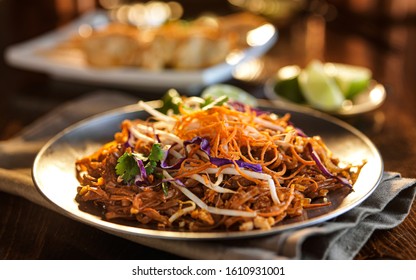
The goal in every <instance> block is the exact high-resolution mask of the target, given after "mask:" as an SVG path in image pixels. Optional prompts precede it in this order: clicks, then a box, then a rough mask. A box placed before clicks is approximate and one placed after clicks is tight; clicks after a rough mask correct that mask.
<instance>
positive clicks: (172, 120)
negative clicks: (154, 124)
mask: <svg viewBox="0 0 416 280" xmlns="http://www.w3.org/2000/svg"><path fill="white" fill-rule="evenodd" d="M138 105H139V106H140V107H141V108H142V109H143V110H145V111H146V112H148V113H149V114H150V115H152V116H154V117H155V118H156V119H158V120H160V121H165V122H168V123H176V119H175V118H172V117H169V116H167V115H165V114H162V113H161V112H159V111H157V110H156V109H154V108H153V107H152V106H150V105H149V104H146V102H143V101H142V100H140V101H139V102H138Z"/></svg>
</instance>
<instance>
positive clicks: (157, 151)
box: [148, 143, 164, 161]
mask: <svg viewBox="0 0 416 280" xmlns="http://www.w3.org/2000/svg"><path fill="white" fill-rule="evenodd" d="M163 155H164V153H163V149H162V147H161V146H160V144H159V143H154V144H153V146H152V149H151V150H150V154H149V157H148V158H149V160H150V161H161V160H162V159H163Z"/></svg>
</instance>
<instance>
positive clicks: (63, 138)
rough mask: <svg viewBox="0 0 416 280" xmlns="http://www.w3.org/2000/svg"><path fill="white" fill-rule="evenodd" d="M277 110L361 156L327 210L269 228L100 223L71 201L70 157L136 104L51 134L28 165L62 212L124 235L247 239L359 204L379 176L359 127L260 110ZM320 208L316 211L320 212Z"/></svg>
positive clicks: (135, 114)
mask: <svg viewBox="0 0 416 280" xmlns="http://www.w3.org/2000/svg"><path fill="white" fill-rule="evenodd" d="M262 109H264V110H269V111H273V112H275V113H277V114H283V113H285V112H290V113H291V120H292V122H293V123H294V124H298V125H299V126H300V128H301V129H303V131H304V132H305V133H306V134H308V135H321V137H322V138H323V139H324V141H325V142H326V144H327V145H328V147H329V148H330V149H331V150H332V152H333V153H334V156H336V157H339V158H340V159H342V160H345V161H346V162H353V163H359V162H361V160H363V159H366V160H367V161H368V162H367V164H366V165H365V166H364V167H363V169H362V171H361V173H360V175H359V177H358V180H357V181H356V183H355V184H354V191H353V192H351V193H350V194H349V195H347V196H346V197H345V193H330V195H329V197H328V199H329V200H330V201H331V202H332V205H331V206H328V208H326V207H324V208H317V209H309V210H307V211H306V212H305V213H304V215H303V216H301V217H296V218H291V219H287V220H285V223H281V224H278V225H276V226H274V227H272V228H271V229H270V230H253V231H244V232H238V231H232V232H227V231H212V232H189V231H175V230H160V229H156V228H149V227H147V228H146V227H144V226H140V225H138V224H137V226H128V225H121V224H116V223H113V222H109V221H105V220H103V219H101V218H100V217H99V216H95V215H92V214H89V213H87V212H83V211H81V210H80V209H79V208H78V203H77V202H76V201H75V196H76V193H77V186H78V185H79V183H78V181H77V179H76V175H75V161H76V160H77V159H79V158H81V157H83V156H85V155H88V154H91V153H93V152H94V151H96V150H97V149H98V148H99V147H100V146H101V145H103V144H104V143H106V142H108V141H111V140H112V139H113V135H114V133H115V132H117V131H119V129H120V128H119V127H120V123H121V122H122V121H123V120H124V119H133V118H146V117H148V114H147V113H145V112H143V111H138V110H137V106H135V105H133V106H127V107H123V108H120V109H117V110H113V111H110V112H107V113H104V114H100V115H98V116H95V117H92V118H89V119H87V120H85V121H82V122H80V123H78V124H75V125H73V126H71V127H69V128H67V129H66V130H64V131H62V132H61V133H59V134H58V135H56V136H55V137H54V138H52V139H51V140H50V141H49V142H48V143H47V144H46V145H45V146H44V147H43V148H42V149H41V151H40V152H39V154H38V155H37V157H36V159H35V162H34V165H33V173H32V174H33V179H34V182H35V185H36V186H37V188H38V190H39V191H40V193H42V194H43V196H44V197H45V198H47V199H48V200H49V201H51V202H52V203H53V204H55V205H57V206H58V207H59V208H60V209H61V213H62V214H65V215H67V216H69V217H71V218H73V219H75V220H78V221H81V222H83V223H86V224H89V225H91V226H94V227H97V228H101V229H103V230H105V231H109V232H117V233H124V234H129V235H138V236H147V237H153V238H169V239H226V238H249V237H257V236H262V235H268V234H275V233H278V232H281V231H284V230H289V229H296V228H301V227H306V226H311V225H315V224H318V223H322V222H324V221H327V220H329V219H333V218H335V217H337V216H339V215H341V214H343V213H345V212H346V211H349V210H350V209H352V208H354V207H355V206H357V205H358V204H360V203H361V202H363V201H364V200H365V199H366V198H367V197H368V196H369V195H370V194H371V193H372V192H373V191H374V190H375V189H376V188H377V186H378V184H379V182H380V180H381V177H382V174H383V162H382V158H381V156H380V154H379V152H378V151H377V149H376V148H375V146H374V145H373V143H372V142H371V141H370V140H369V139H368V138H367V137H366V136H365V135H364V134H362V133H361V132H360V131H358V130H357V129H355V128H353V127H351V126H350V125H348V124H346V123H344V122H342V121H340V120H338V119H335V118H333V117H330V116H328V115H326V114H322V113H319V112H316V111H314V112H305V111H302V110H288V109H286V108H285V109H282V108H262ZM319 209H320V210H319Z"/></svg>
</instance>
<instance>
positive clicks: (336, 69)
mask: <svg viewBox="0 0 416 280" xmlns="http://www.w3.org/2000/svg"><path fill="white" fill-rule="evenodd" d="M324 68H325V72H326V73H327V75H329V76H331V77H333V78H334V79H335V82H336V83H337V84H338V86H339V88H340V89H341V91H342V93H343V94H344V96H345V98H346V99H352V98H353V97H354V96H355V95H357V94H358V93H360V92H362V91H363V90H365V89H366V88H368V86H369V84H370V80H371V76H372V73H371V71H370V69H368V68H365V67H360V66H355V65H347V64H341V63H325V65H324Z"/></svg>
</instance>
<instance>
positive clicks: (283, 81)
mask: <svg viewBox="0 0 416 280" xmlns="http://www.w3.org/2000/svg"><path fill="white" fill-rule="evenodd" d="M300 72H301V69H300V67H299V66H297V65H289V66H285V67H282V68H280V69H279V71H277V73H276V76H275V79H276V83H275V85H274V92H275V93H276V94H277V95H279V96H281V97H283V98H285V99H287V100H290V101H293V102H296V103H305V98H304V97H303V95H302V91H301V90H300V87H299V83H298V77H299V74H300Z"/></svg>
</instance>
